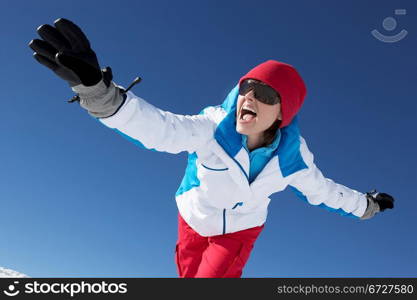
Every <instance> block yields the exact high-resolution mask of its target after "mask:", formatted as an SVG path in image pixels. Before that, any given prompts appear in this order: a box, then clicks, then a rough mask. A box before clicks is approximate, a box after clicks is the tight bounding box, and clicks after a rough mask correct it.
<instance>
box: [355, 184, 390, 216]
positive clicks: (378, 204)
mask: <svg viewBox="0 0 417 300" xmlns="http://www.w3.org/2000/svg"><path fill="white" fill-rule="evenodd" d="M366 199H367V200H368V206H367V208H366V211H365V213H364V215H363V216H362V217H361V219H362V220H366V219H370V218H372V217H373V216H374V215H375V214H376V213H378V212H381V211H384V210H385V209H387V208H389V209H392V208H394V198H393V197H392V196H391V195H388V194H386V193H378V192H377V191H376V190H372V191H370V192H368V193H366Z"/></svg>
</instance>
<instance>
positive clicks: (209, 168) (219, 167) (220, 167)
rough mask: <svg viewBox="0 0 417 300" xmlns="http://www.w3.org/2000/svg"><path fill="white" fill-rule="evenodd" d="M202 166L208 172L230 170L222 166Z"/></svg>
mask: <svg viewBox="0 0 417 300" xmlns="http://www.w3.org/2000/svg"><path fill="white" fill-rule="evenodd" d="M201 165H202V166H203V168H206V169H207V170H210V171H227V170H229V168H227V167H224V168H222V166H217V167H208V166H206V165H205V164H203V163H202V164H201Z"/></svg>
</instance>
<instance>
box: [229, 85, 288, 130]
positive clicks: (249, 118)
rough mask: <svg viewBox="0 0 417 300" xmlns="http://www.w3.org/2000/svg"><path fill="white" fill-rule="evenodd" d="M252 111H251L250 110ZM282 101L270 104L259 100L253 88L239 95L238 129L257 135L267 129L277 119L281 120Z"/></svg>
mask: <svg viewBox="0 0 417 300" xmlns="http://www.w3.org/2000/svg"><path fill="white" fill-rule="evenodd" d="M249 110H250V111H252V113H249V112H248V111H249ZM281 119H282V116H281V103H277V104H273V105H269V104H264V103H262V102H260V101H258V100H257V99H256V98H255V96H254V92H253V90H250V91H249V92H248V93H247V94H246V95H244V96H242V95H239V96H238V99H237V110H236V131H237V132H239V133H240V134H245V135H248V136H256V135H260V134H262V133H263V132H264V131H265V130H267V129H268V128H269V127H271V125H272V124H273V123H274V122H275V121H276V120H281Z"/></svg>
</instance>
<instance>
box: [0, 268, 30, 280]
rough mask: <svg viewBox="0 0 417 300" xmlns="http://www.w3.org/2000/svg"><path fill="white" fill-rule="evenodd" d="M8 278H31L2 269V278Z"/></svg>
mask: <svg viewBox="0 0 417 300" xmlns="http://www.w3.org/2000/svg"><path fill="white" fill-rule="evenodd" d="M8 277H9V278H10V277H13V278H14V277H29V276H27V275H25V274H22V273H19V272H16V271H13V270H10V269H6V268H2V267H0V278H8Z"/></svg>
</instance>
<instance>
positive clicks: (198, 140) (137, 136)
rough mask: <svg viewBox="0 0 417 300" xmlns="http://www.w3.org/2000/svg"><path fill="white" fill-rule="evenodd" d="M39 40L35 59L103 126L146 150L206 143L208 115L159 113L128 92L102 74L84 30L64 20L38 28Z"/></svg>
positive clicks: (107, 73) (178, 149)
mask: <svg viewBox="0 0 417 300" xmlns="http://www.w3.org/2000/svg"><path fill="white" fill-rule="evenodd" d="M37 32H38V34H39V36H40V37H41V38H42V39H33V40H32V41H31V42H30V43H29V46H30V48H31V49H32V50H34V51H35V52H34V58H35V59H36V60H37V61H38V62H39V63H40V64H42V65H44V66H46V67H47V68H49V69H51V70H52V71H53V72H54V73H55V74H56V75H57V76H59V77H60V78H62V79H63V80H65V81H66V82H67V83H68V84H69V86H70V87H71V88H72V90H73V91H74V92H76V93H77V96H76V97H74V98H73V101H75V100H78V101H79V103H80V106H81V107H83V108H84V109H86V110H87V111H88V112H89V114H90V115H91V116H93V117H95V118H97V119H98V120H100V121H101V122H102V123H103V124H105V125H106V126H108V127H110V128H113V129H115V130H116V131H118V132H119V133H121V134H122V135H123V136H125V137H128V138H129V139H131V140H132V141H133V142H134V143H135V144H138V145H140V146H144V147H145V148H150V149H155V150H159V151H166V152H170V153H178V152H181V151H188V152H194V151H195V150H196V149H198V147H200V146H202V145H203V144H204V143H205V142H206V141H208V140H209V139H210V137H211V136H212V134H213V130H214V123H213V122H212V121H211V120H210V119H209V117H208V116H207V115H196V116H183V115H176V114H173V113H170V112H166V111H162V110H160V109H158V108H156V107H154V106H152V105H151V104H149V103H147V102H146V101H145V100H143V99H141V98H139V97H136V96H135V95H134V94H133V93H131V92H126V91H125V90H124V89H123V88H122V87H120V86H117V85H116V84H115V83H114V82H113V81H112V79H113V76H112V72H111V69H110V68H109V67H107V68H105V69H103V70H101V69H100V65H99V62H98V59H97V56H96V53H95V52H94V51H93V50H92V49H91V46H90V42H89V40H88V39H87V37H86V35H85V34H84V33H83V31H82V30H81V29H80V28H79V27H78V26H77V25H76V24H74V23H73V22H71V21H69V20H67V19H63V18H61V19H58V20H56V21H55V22H54V26H51V25H48V24H44V25H42V26H39V27H38V29H37Z"/></svg>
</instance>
